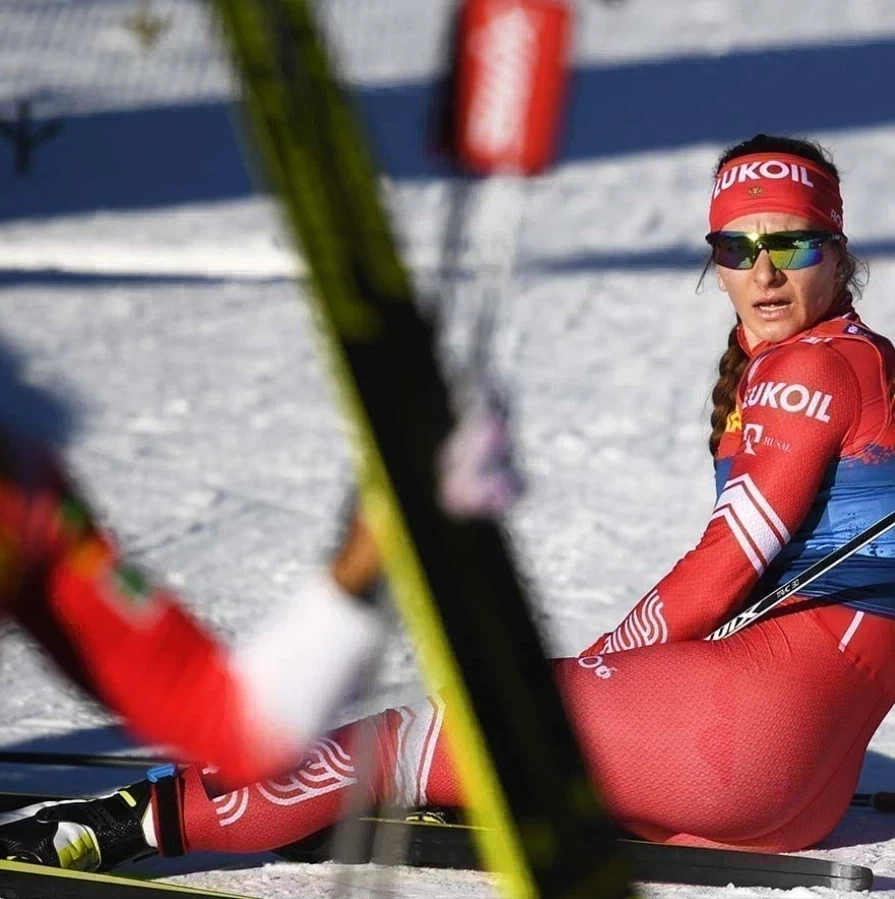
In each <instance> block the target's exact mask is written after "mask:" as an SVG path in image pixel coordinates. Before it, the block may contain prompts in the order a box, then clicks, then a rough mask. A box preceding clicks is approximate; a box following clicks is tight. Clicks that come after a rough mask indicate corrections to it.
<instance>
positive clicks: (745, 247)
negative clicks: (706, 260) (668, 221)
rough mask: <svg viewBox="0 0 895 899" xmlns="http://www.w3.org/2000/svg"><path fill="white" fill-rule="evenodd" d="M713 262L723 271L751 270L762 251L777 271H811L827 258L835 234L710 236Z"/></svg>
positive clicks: (723, 234)
mask: <svg viewBox="0 0 895 899" xmlns="http://www.w3.org/2000/svg"><path fill="white" fill-rule="evenodd" d="M710 237H711V238H712V239H711V244H712V259H713V260H714V262H715V264H716V265H720V266H721V267H722V268H733V269H750V268H752V266H753V265H755V260H756V259H757V258H758V254H759V253H760V252H761V251H762V250H767V251H768V255H769V256H770V259H771V264H772V265H773V266H774V268H778V269H784V270H786V271H793V270H796V269H800V268H810V267H811V266H812V265H817V264H818V263H819V262H820V261H821V260H822V259H823V253H824V251H823V245H824V243H826V242H827V240H829V239H830V238H831V237H832V235H826V234H824V235H818V234H813V235H811V236H808V235H806V234H801V235H800V234H799V233H785V232H780V233H777V234H762V235H760V236H758V235H749V234H736V233H733V232H731V233H727V234H725V233H717V234H714V235H710Z"/></svg>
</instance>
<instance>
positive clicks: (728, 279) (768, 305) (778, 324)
mask: <svg viewBox="0 0 895 899" xmlns="http://www.w3.org/2000/svg"><path fill="white" fill-rule="evenodd" d="M723 230H724V231H740V232H746V233H749V234H771V233H774V232H778V231H810V230H817V226H816V225H814V224H812V222H811V221H810V220H809V219H806V218H802V217H801V216H798V215H792V214H790V213H782V212H767V213H752V214H750V215H744V216H741V217H740V218H737V219H733V221H730V222H727V223H726V224H725V225H724V229H723ZM840 259H841V256H840V255H839V253H837V251H836V249H835V248H834V247H833V246H831V245H830V244H826V245H824V247H823V257H822V259H821V261H820V262H819V263H818V264H817V265H812V266H809V267H808V268H800V269H787V270H784V269H778V268H775V267H774V265H773V263H772V262H771V259H770V256H769V255H768V253H767V251H766V250H762V251H761V252H760V253H759V255H758V258H757V259H756V260H755V264H754V265H753V266H752V268H750V269H731V268H722V267H721V266H717V267H716V270H717V273H718V286H719V287H720V288H721V290H723V291H725V292H726V293H727V294H728V295H729V296H730V302H731V303H732V304H733V308H734V309H735V310H736V313H737V315H738V316H739V317H740V321H741V322H742V323H743V329H744V331H745V335H746V340H747V342H748V343H749V346H750V348H751V347H754V346H755V345H756V344H758V343H760V342H761V341H763V340H769V341H771V342H772V343H778V342H779V341H781V340H787V339H788V338H790V337H792V336H793V335H794V334H798V333H799V332H800V331H804V330H806V329H808V328H810V327H812V326H813V325H814V324H816V323H817V322H818V321H819V320H820V319H821V318H823V317H824V315H826V314H827V313H828V312H829V310H830V307H831V306H832V305H833V301H834V299H835V298H836V295H837V288H838V285H839V281H838V271H837V270H838V268H839V264H840Z"/></svg>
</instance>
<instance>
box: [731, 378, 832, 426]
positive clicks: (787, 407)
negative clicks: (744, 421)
mask: <svg viewBox="0 0 895 899" xmlns="http://www.w3.org/2000/svg"><path fill="white" fill-rule="evenodd" d="M832 402H833V396H832V394H829V393H824V392H823V391H821V390H809V389H808V388H807V387H806V386H805V385H804V384H784V383H783V382H778V381H762V382H761V383H760V384H756V385H755V386H754V387H750V388H749V389H748V390H747V391H746V393H745V395H744V397H743V408H744V409H749V408H751V407H752V406H766V407H767V408H769V409H782V410H783V411H784V412H793V413H799V412H800V413H802V414H803V415H804V416H805V417H806V418H815V419H817V421H822V422H829V420H830V415H829V411H830V403H832Z"/></svg>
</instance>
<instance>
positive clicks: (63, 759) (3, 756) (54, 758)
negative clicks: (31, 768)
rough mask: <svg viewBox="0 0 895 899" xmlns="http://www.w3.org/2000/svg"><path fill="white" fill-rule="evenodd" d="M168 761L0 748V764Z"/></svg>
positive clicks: (97, 764)
mask: <svg viewBox="0 0 895 899" xmlns="http://www.w3.org/2000/svg"><path fill="white" fill-rule="evenodd" d="M168 762H169V759H163V758H156V757H153V756H138V755H103V754H101V753H99V754H98V753H76V752H29V751H27V750H0V764H3V765H48V766H51V765H57V766H59V767H70V768H155V767H157V766H158V765H164V764H167V763H168Z"/></svg>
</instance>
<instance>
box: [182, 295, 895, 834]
mask: <svg viewBox="0 0 895 899" xmlns="http://www.w3.org/2000/svg"><path fill="white" fill-rule="evenodd" d="M750 355H751V356H752V358H751V361H750V363H749V364H748V366H747V368H746V370H745V373H744V375H743V377H742V382H741V384H740V386H739V393H738V401H737V406H736V411H735V412H734V413H733V414H732V415H731V416H730V419H729V422H728V428H727V433H726V434H725V435H724V438H723V440H722V442H721V445H720V449H719V454H718V459H717V460H716V461H717V470H718V473H719V477H718V481H719V484H718V487H719V489H718V499H717V502H716V504H715V507H714V509H713V510H712V512H711V515H710V516H709V521H708V525H707V527H706V530H705V533H704V534H703V536H702V539H701V540H700V541H699V543H698V545H697V546H696V547H695V548H694V549H693V550H692V551H690V552H688V553H687V554H686V555H684V556H683V558H681V560H680V561H679V562H678V563H677V564H676V565H675V566H674V568H673V570H672V571H671V572H670V573H669V574H668V575H666V576H665V577H664V578H662V580H660V581H659V583H658V584H657V585H656V586H655V587H654V588H653V589H651V590H649V591H648V592H647V593H646V595H645V596H644V598H643V599H642V600H640V602H639V603H637V605H636V606H635V607H634V609H632V611H631V612H630V613H629V614H628V616H627V617H626V618H625V619H624V621H622V623H621V624H620V625H619V626H618V627H617V628H616V629H615V630H614V631H613V632H612V633H609V634H604V635H602V636H601V637H599V638H598V639H597V640H595V641H594V642H593V643H592V645H591V646H589V647H588V648H587V649H586V650H585V651H584V652H583V653H582V654H581V655H580V656H579V657H578V658H577V659H559V660H556V662H555V663H554V664H555V672H556V677H557V681H558V684H559V686H560V690H561V693H562V695H563V697H564V701H565V703H566V707H567V710H568V713H569V716H570V718H571V720H572V722H573V725H574V727H575V729H576V732H577V734H578V736H579V739H580V742H581V745H582V747H583V750H584V754H585V757H586V759H587V761H588V763H589V764H590V765H592V768H593V774H594V777H595V779H596V780H597V782H598V783H599V785H600V788H601V789H602V791H603V793H604V795H605V798H606V801H607V804H608V807H609V809H610V811H611V812H612V813H613V814H614V815H615V817H616V818H617V819H618V820H619V821H620V823H621V824H623V825H624V826H625V827H626V828H628V829H629V830H632V831H634V832H635V833H637V834H639V835H641V836H643V837H645V838H648V839H653V840H658V841H666V842H671V843H681V844H690V845H709V846H731V847H737V848H752V849H760V850H766V851H791V850H797V849H801V848H804V847H806V846H809V845H812V844H814V843H816V842H818V841H819V840H821V839H823V838H824V837H825V836H827V834H829V833H830V831H831V830H832V829H833V828H834V827H835V825H836V823H837V822H838V821H839V819H840V818H841V817H842V815H843V813H844V811H845V809H846V808H847V806H848V803H849V800H850V798H851V795H852V792H853V790H854V788H855V785H856V783H857V779H858V775H859V773H860V768H861V763H862V760H863V757H864V753H865V750H866V747H867V744H868V742H869V740H870V738H871V737H872V735H873V733H874V731H875V730H876V728H877V727H878V725H879V724H880V722H881V721H882V719H883V718H884V716H885V715H886V713H887V712H888V711H889V709H890V708H891V706H892V704H893V701H895V652H893V647H895V618H893V617H892V616H893V614H895V544H893V541H892V539H888V540H882V541H880V542H879V543H878V544H875V545H873V546H871V547H868V548H867V549H865V550H863V551H862V552H861V553H860V554H858V555H857V556H855V557H853V558H852V559H851V560H849V561H847V562H845V563H843V564H842V565H841V566H840V568H839V569H837V570H836V571H835V572H834V573H833V574H832V575H831V578H830V579H828V580H826V581H824V582H819V583H818V584H817V587H816V589H815V590H812V591H811V593H810V595H797V596H793V597H791V598H790V599H788V600H787V601H786V602H785V603H784V604H783V605H782V606H780V607H779V608H778V609H777V610H775V611H774V612H773V613H771V614H769V615H768V616H767V617H766V618H764V619H762V620H760V621H759V622H757V623H755V624H753V625H751V626H749V627H747V628H745V629H744V630H742V631H740V632H739V633H737V634H734V635H733V636H731V637H729V638H727V639H725V640H722V641H717V642H710V641H706V640H705V639H704V638H705V637H706V636H707V635H708V634H710V633H711V632H712V631H713V630H715V629H716V628H717V627H718V626H719V625H721V624H723V623H724V622H725V621H727V620H728V619H729V618H730V617H731V616H732V615H733V614H734V613H735V612H737V611H738V610H739V609H740V608H741V607H742V606H743V605H744V603H747V602H749V601H750V600H752V599H754V598H755V597H756V595H761V594H763V593H764V592H766V591H767V590H768V589H770V588H771V587H772V586H773V585H775V584H777V583H779V582H780V581H781V580H784V579H787V578H788V577H789V576H790V575H791V574H793V573H795V572H797V571H800V570H803V569H804V567H806V566H807V565H808V564H810V563H811V562H812V561H813V560H814V559H815V557H817V556H818V555H822V554H824V553H826V552H828V551H829V550H831V549H833V548H835V546H838V545H840V544H841V543H842V542H845V540H847V539H848V538H849V537H851V536H853V535H854V534H855V533H857V532H858V531H859V530H862V529H863V528H864V527H865V526H866V524H868V523H870V521H873V520H875V519H876V518H879V517H881V515H882V514H884V513H885V512H887V511H890V510H891V509H893V508H895V462H893V460H895V423H893V413H892V395H891V387H890V385H891V381H892V378H893V375H895V351H893V348H892V346H891V344H890V343H889V342H888V341H887V340H885V339H884V338H881V337H879V336H878V335H876V334H874V333H873V332H871V331H870V330H869V329H867V328H865V327H864V326H863V325H862V324H861V322H860V320H859V319H858V317H857V316H856V315H855V313H854V312H852V311H849V312H848V313H847V314H846V315H843V316H839V317H836V318H833V319H830V320H827V321H824V322H822V323H820V324H818V325H817V326H815V327H814V328H812V329H810V330H808V331H806V332H803V333H801V334H799V335H797V336H795V337H793V338H791V339H790V340H787V341H784V342H781V343H778V344H773V345H771V344H762V345H759V346H757V347H756V348H755V349H754V350H753V351H752V352H751V354H750ZM443 706H444V703H443V702H442V701H441V700H440V699H439V698H437V697H435V698H430V699H428V700H426V701H425V702H423V703H421V704H420V705H418V706H414V707H405V708H401V709H392V710H389V711H386V712H384V713H382V714H381V715H378V716H374V717H373V718H372V719H368V720H367V724H366V726H373V727H375V729H376V733H377V735H378V739H377V741H376V747H377V753H376V766H375V776H374V778H373V781H372V784H371V786H370V787H369V788H368V789H369V796H368V797H365V798H369V800H370V801H376V800H391V801H399V802H406V803H409V804H426V803H429V804H433V805H462V803H463V797H462V795H461V794H460V792H459V789H458V785H457V782H456V778H455V776H454V769H453V765H452V762H451V758H450V754H449V751H448V747H447V745H446V740H445V738H444V735H443V731H442V727H441V722H442V718H443ZM362 729H363V728H362V727H361V726H360V724H358V723H356V724H353V725H348V726H346V727H344V728H342V729H341V730H339V731H336V732H335V733H333V734H331V735H330V736H329V737H327V738H326V739H325V740H323V741H321V742H320V743H319V744H318V745H317V746H316V747H315V748H314V750H313V751H312V752H311V753H310V754H309V755H308V757H307V759H306V761H305V763H304V765H303V766H302V767H301V768H299V769H298V770H296V771H295V772H294V773H293V774H292V775H290V776H289V777H287V778H284V779H282V780H279V781H267V782H263V783H258V784H255V785H254V786H251V787H246V788H245V789H244V790H242V791H240V792H239V793H233V794H228V795H225V796H221V797H218V798H216V799H209V797H208V795H207V794H206V792H205V791H204V789H203V784H202V778H201V777H200V775H199V774H198V773H197V772H196V771H195V769H193V770H190V771H187V772H185V773H184V774H182V775H181V787H182V794H183V796H184V801H183V805H182V809H181V826H182V831H183V834H182V836H183V840H182V842H183V846H184V848H186V849H212V850H225V851H227V850H229V851H254V850H260V849H268V848H272V847H275V846H277V845H283V844H286V843H289V842H291V841H293V840H297V839H299V838H301V837H303V836H306V835H307V834H309V833H311V832H313V831H315V830H317V829H319V828H322V827H324V826H326V825H328V824H331V823H333V821H334V820H335V819H336V818H337V816H338V814H339V809H340V807H341V805H342V802H343V800H344V797H343V796H342V795H341V794H342V792H343V791H344V790H346V789H347V788H355V787H354V785H355V783H356V778H355V763H354V758H353V746H354V745H355V741H356V740H357V734H358V733H359V732H360V731H361V730H362Z"/></svg>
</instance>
